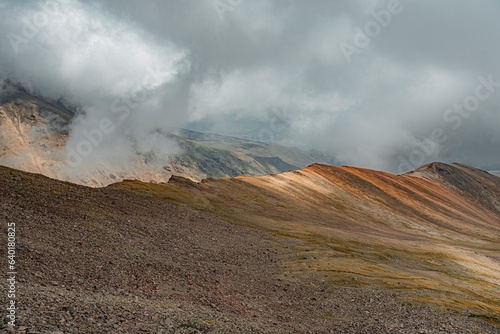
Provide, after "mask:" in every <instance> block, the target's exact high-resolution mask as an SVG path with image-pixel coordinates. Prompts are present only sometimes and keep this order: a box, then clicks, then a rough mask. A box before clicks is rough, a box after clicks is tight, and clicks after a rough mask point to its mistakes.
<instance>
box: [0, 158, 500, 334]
mask: <svg viewBox="0 0 500 334" xmlns="http://www.w3.org/2000/svg"><path fill="white" fill-rule="evenodd" d="M0 180H1V187H0V200H1V202H0V213H1V214H0V222H1V223H2V226H7V222H15V223H16V228H17V237H18V247H17V250H18V254H19V255H18V262H19V264H18V266H19V267H18V272H19V296H18V304H19V309H18V323H19V325H20V326H23V331H24V332H26V333H29V332H50V331H56V330H60V331H63V332H64V333H83V332H85V333H87V332H88V333H91V332H96V333H97V332H99V333H108V332H109V333H112V332H116V333H139V332H141V331H142V332H148V333H150V332H151V333H153V332H154V333H161V332H164V333H205V332H206V333H210V332H211V333H307V332H311V333H498V332H499V330H500V327H499V326H500V297H499V296H500V219H499V218H500V215H499V211H498V210H499V207H498V201H499V200H500V197H499V191H500V183H499V180H500V179H499V178H497V177H494V176H491V175H490V174H488V173H486V172H483V171H480V170H476V169H473V168H470V167H467V166H463V165H458V164H453V165H446V164H431V165H427V166H423V167H421V168H420V169H418V170H416V171H414V172H412V173H409V174H405V175H401V176H396V175H392V174H388V173H384V172H377V171H372V170H367V169H360V168H353V167H333V166H328V165H318V164H315V165H311V166H309V167H307V168H304V169H302V170H298V171H291V172H287V173H282V174H277V175H267V176H262V177H236V178H224V179H207V180H204V181H202V182H200V183H195V182H192V181H190V180H188V179H184V178H182V177H173V178H172V179H171V180H170V181H169V182H168V183H165V184H149V183H142V182H139V181H124V182H121V183H117V184H114V185H111V186H109V187H106V188H100V189H92V188H87V187H83V186H77V185H73V184H69V183H64V182H60V181H55V180H51V179H48V178H45V177H42V176H39V175H34V174H28V173H24V172H19V171H16V170H12V169H8V168H3V167H0ZM2 238H3V239H2V240H4V241H3V242H6V236H5V234H4V235H3V236H2ZM2 249H4V248H2ZM2 252H3V253H2V254H4V255H5V249H4V250H2ZM4 255H3V256H4ZM5 284H6V283H5V282H4V283H2V286H1V288H2V289H4V290H5V288H6V287H5ZM3 298H5V297H3Z"/></svg>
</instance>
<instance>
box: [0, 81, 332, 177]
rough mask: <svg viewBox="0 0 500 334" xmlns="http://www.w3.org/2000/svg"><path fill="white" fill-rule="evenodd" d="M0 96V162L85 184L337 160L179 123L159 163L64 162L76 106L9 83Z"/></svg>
mask: <svg viewBox="0 0 500 334" xmlns="http://www.w3.org/2000/svg"><path fill="white" fill-rule="evenodd" d="M7 88H8V89H6V91H7V93H5V92H4V94H3V96H2V97H1V99H0V165H4V166H8V167H12V168H16V169H20V170H25V171H29V172H35V173H40V174H43V175H46V176H49V177H52V178H56V179H60V180H66V181H70V182H74V183H79V184H84V185H89V186H105V185H108V184H110V183H113V182H117V181H120V180H123V179H137V180H142V181H153V182H166V181H167V180H168V179H169V178H170V176H171V175H179V176H184V177H188V178H190V179H192V180H198V181H199V180H202V179H204V178H207V177H232V176H238V175H265V174H270V173H280V172H284V171H288V170H293V169H299V168H302V167H305V166H307V165H309V164H311V163H314V162H320V163H330V164H335V163H336V161H335V160H334V159H332V158H329V157H326V156H324V155H322V154H320V153H318V152H308V151H304V150H300V149H296V148H289V147H285V146H282V145H278V144H273V143H264V142H257V141H249V140H243V139H239V138H234V137H228V136H221V135H214V134H207V133H200V132H195V131H189V130H185V129H179V130H176V131H174V132H171V133H166V134H163V135H164V137H165V141H167V140H174V141H175V142H176V143H177V146H179V147H180V148H181V150H182V152H181V153H180V154H176V155H171V156H169V157H168V159H169V161H170V162H169V163H168V164H165V165H163V166H157V165H155V164H153V163H151V162H150V161H149V160H148V156H145V155H141V154H139V153H137V154H136V155H135V156H134V157H132V158H133V161H132V163H129V164H127V165H126V166H124V165H125V164H123V165H120V164H113V163H112V162H111V163H110V162H103V163H99V164H98V165H96V166H92V167H91V168H87V169H85V168H82V169H81V170H77V171H75V170H71V169H68V168H66V167H67V166H65V159H66V156H65V154H66V151H65V145H66V142H67V140H68V134H69V131H70V126H71V125H70V124H71V121H72V119H73V117H74V116H75V112H76V111H75V109H74V108H68V107H67V106H66V104H65V103H64V101H49V100H47V99H43V98H41V97H38V96H35V95H32V94H30V93H29V92H28V91H26V90H24V89H22V88H20V87H16V86H14V85H10V86H9V87H7Z"/></svg>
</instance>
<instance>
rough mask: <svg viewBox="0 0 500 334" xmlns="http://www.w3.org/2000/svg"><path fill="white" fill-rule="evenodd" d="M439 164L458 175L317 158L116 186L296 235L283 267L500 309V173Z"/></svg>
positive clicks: (290, 272)
mask: <svg viewBox="0 0 500 334" xmlns="http://www.w3.org/2000/svg"><path fill="white" fill-rule="evenodd" d="M439 166H441V167H443V168H449V169H450V170H451V171H452V173H453V175H454V176H453V180H455V181H453V182H451V179H447V178H446V177H443V176H441V175H440V174H433V173H435V171H434V172H433V171H432V170H431V171H427V172H426V173H421V171H420V172H418V173H417V172H415V173H410V174H406V175H402V176H396V175H392V174H389V173H384V172H377V171H372V170H367V169H360V168H352V167H333V166H328V165H317V164H315V165H311V166H309V167H307V168H305V169H302V170H300V171H295V172H287V173H283V174H278V175H268V176H263V177H237V178H232V179H208V180H205V181H203V182H201V183H192V182H190V181H188V180H184V179H181V178H175V179H173V180H171V182H169V183H168V184H162V185H150V184H144V183H139V182H135V181H125V182H123V183H121V184H117V185H114V186H115V187H122V188H127V189H129V190H131V191H137V192H142V193H144V194H147V195H148V196H152V197H155V198H158V199H160V200H162V199H163V200H169V201H176V202H178V203H179V204H180V205H189V206H192V207H194V208H197V209H203V210H209V211H212V212H215V213H218V214H220V215H223V216H224V217H225V218H226V219H228V220H230V221H232V222H233V223H235V224H240V225H245V226H251V227H254V228H257V229H263V230H266V231H272V232H274V233H276V234H279V235H285V236H290V237H293V238H295V239H296V240H297V243H296V245H295V246H291V249H290V251H292V252H294V253H295V260H294V261H289V262H288V263H287V265H286V267H285V268H283V275H287V276H292V277H296V278H297V279H307V278H308V277H315V278H320V279H322V280H325V281H328V282H330V283H332V284H343V285H345V284H348V285H363V284H375V285H380V286H384V287H389V288H392V289H397V290H399V291H401V292H402V293H404V294H408V297H411V298H414V299H419V300H423V301H430V302H433V303H436V304H440V305H444V306H447V307H454V308H473V309H476V310H479V311H480V312H482V314H484V315H487V316H492V317H498V315H499V314H500V297H499V296H500V216H499V215H498V211H497V209H495V206H494V203H496V202H495V201H498V199H499V197H498V194H499V189H500V186H499V182H498V178H496V177H494V176H491V178H490V174H487V173H485V172H483V171H480V170H476V169H473V168H470V167H467V168H465V167H464V166H461V165H445V164H439ZM424 174H425V175H424ZM486 174H487V175H486ZM461 176H463V178H464V180H466V183H464V184H469V185H470V186H472V185H473V184H475V183H476V182H477V183H481V187H482V189H483V191H482V192H478V191H477V190H474V188H471V189H472V190H471V191H470V192H467V189H468V188H467V187H466V186H462V188H460V187H459V186H458V185H457V184H456V180H459V179H460V178H461ZM486 181H488V182H486ZM486 194H487V196H490V197H491V198H489V199H485V198H483V197H482V196H486ZM478 196H479V197H478ZM495 196H496V197H495ZM311 275H312V276H311Z"/></svg>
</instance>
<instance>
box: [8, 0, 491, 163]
mask: <svg viewBox="0 0 500 334" xmlns="http://www.w3.org/2000/svg"><path fill="white" fill-rule="evenodd" d="M221 4H222V5H221ZM499 10H500V4H499V3H498V2H496V1H481V2H472V1H465V0H462V1H452V0H446V1H439V2H436V1H431V0H420V1H410V0H401V1H397V0H390V1H375V0H374V1H349V2H340V1H339V2H333V1H326V0H325V1H320V0H318V1H314V2H311V1H299V0H296V1H279V0H278V1H273V2H269V1H258V0H252V1H250V0H242V1H225V0H220V1H212V0H207V1H159V0H158V1H147V2H140V1H118V0H111V1H102V2H92V1H86V2H83V1H82V2H79V1H70V0H64V1H63V0H57V1H39V2H35V1H27V2H22V3H21V2H16V1H5V0H3V1H0V11H1V14H0V15H1V22H0V27H1V29H2V35H3V42H2V43H1V45H0V52H1V53H0V56H1V60H0V70H1V73H2V74H1V75H2V76H3V77H9V78H11V79H12V80H15V81H17V82H21V83H23V84H24V85H26V86H27V87H29V88H30V89H33V90H36V91H38V92H40V93H42V94H45V95H47V96H51V97H60V96H64V97H65V98H66V99H67V100H68V101H70V102H72V103H75V104H77V105H81V106H84V109H85V110H86V112H85V114H84V115H82V116H80V117H79V118H78V119H77V121H76V122H75V125H74V127H73V130H72V136H71V141H70V142H69V144H68V145H69V147H70V148H71V147H72V148H73V149H76V148H77V145H78V143H79V142H81V139H82V138H85V133H87V134H88V133H89V131H91V130H92V129H96V128H97V129H99V128H100V127H103V128H104V129H106V130H109V129H110V128H113V131H111V132H110V133H107V134H106V136H104V137H105V138H103V140H102V141H103V144H102V145H99V148H98V149H97V148H96V149H95V150H94V151H93V153H92V156H93V157H99V158H98V159H101V158H104V157H106V156H110V155H111V156H116V158H117V159H118V158H119V157H121V158H122V159H125V160H126V159H127V156H128V155H130V154H132V153H133V152H149V153H152V154H154V155H155V156H157V157H158V159H160V161H161V157H162V156H163V155H166V154H167V153H172V152H175V150H176V149H175V147H174V146H172V145H171V144H168V143H167V142H166V141H165V138H164V136H163V135H162V133H164V131H168V130H170V129H173V128H174V127H188V128H192V129H198V130H203V131H207V132H217V133H221V134H230V135H240V136H242V135H244V136H245V137H246V138H251V139H257V140H275V141H279V142H281V143H283V144H287V145H295V146H300V147H306V148H314V149H318V150H321V151H323V152H324V153H327V154H329V155H332V156H334V157H335V158H336V159H337V160H338V161H341V162H342V163H345V164H353V165H357V166H363V167H369V168H377V169H383V170H388V171H392V172H403V171H406V170H408V169H411V168H415V167H417V166H418V165H420V164H423V163H426V162H429V161H434V160H441V161H446V162H452V161H459V162H463V163H466V164H470V165H473V166H477V167H481V168H485V169H496V170H498V169H500V158H499V155H498V152H499V149H500V138H499V134H498V133H499V132H498V128H499V126H500V112H499V110H498V103H499V102H500V73H499V70H498V69H500V66H499V65H500V64H499V62H500V57H499V51H500V50H499V48H500V46H498V43H495V42H494V41H495V40H496V39H495V38H496V32H497V31H498V28H500V23H499V21H498V20H497V13H498V12H499ZM37 13H38V16H37ZM40 13H44V14H45V15H47V16H48V17H49V18H50V19H49V20H47V22H45V23H44V20H43V15H41V14H40ZM30 20H31V21H30ZM26 22H32V24H33V25H35V28H37V29H36V30H37V31H36V32H31V33H30V31H29V27H28V28H27V23H26ZM37 23H38V26H40V27H38V26H37ZM28 26H29V24H28ZM10 33H15V34H17V35H18V36H21V37H22V38H24V39H21V40H19V39H17V40H14V42H13V37H12V36H13V35H12V34H10ZM9 34H10V35H9ZM26 35H27V36H26ZM16 42H17V43H18V44H15V43H16ZM13 43H14V45H17V46H18V47H19V50H17V51H16V50H14V49H16V47H13ZM478 93H479V95H478ZM124 115H125V116H124ZM107 120H109V122H111V123H109V122H108V121H107ZM85 131H87V132H85ZM96 138H97V137H96ZM84 160H85V161H89V160H88V159H84ZM90 161H93V160H90Z"/></svg>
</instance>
